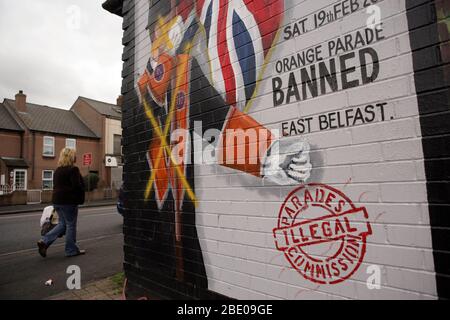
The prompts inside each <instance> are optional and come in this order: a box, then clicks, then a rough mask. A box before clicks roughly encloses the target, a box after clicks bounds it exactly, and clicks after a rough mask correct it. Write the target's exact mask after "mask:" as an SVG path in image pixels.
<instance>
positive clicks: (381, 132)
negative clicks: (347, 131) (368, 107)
mask: <svg viewBox="0 0 450 320" xmlns="http://www.w3.org/2000/svg"><path fill="white" fill-rule="evenodd" d="M414 137H416V129H415V121H414V120H412V119H402V120H396V121H390V122H384V123H377V124H369V125H365V126H362V127H355V128H353V129H352V139H353V142H354V143H355V144H356V143H357V144H361V143H370V142H378V141H390V140H398V139H405V138H414Z"/></svg>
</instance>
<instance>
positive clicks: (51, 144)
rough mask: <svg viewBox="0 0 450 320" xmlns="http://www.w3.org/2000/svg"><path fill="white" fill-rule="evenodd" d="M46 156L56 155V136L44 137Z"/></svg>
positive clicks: (44, 152)
mask: <svg viewBox="0 0 450 320" xmlns="http://www.w3.org/2000/svg"><path fill="white" fill-rule="evenodd" d="M43 155H44V157H54V156H55V138H54V137H47V136H46V137H44V150H43Z"/></svg>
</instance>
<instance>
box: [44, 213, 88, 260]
mask: <svg viewBox="0 0 450 320" xmlns="http://www.w3.org/2000/svg"><path fill="white" fill-rule="evenodd" d="M53 207H54V208H55V210H56V212H57V213H58V217H59V221H58V224H57V226H56V227H54V228H53V229H52V230H51V231H50V232H49V233H47V234H46V235H45V236H44V237H43V238H42V241H44V243H45V244H46V246H47V247H49V246H50V245H51V244H52V243H53V242H55V240H56V239H58V237H62V236H63V235H64V234H65V235H66V249H65V252H66V256H68V257H69V256H73V255H76V254H77V253H78V252H79V251H80V249H78V247H77V244H76V242H77V218H78V206H76V205H54V206H53Z"/></svg>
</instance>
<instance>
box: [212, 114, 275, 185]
mask: <svg viewBox="0 0 450 320" xmlns="http://www.w3.org/2000/svg"><path fill="white" fill-rule="evenodd" d="M273 139H274V136H273V135H272V133H271V132H270V130H269V129H267V128H265V127H264V126H262V125H261V124H260V123H258V122H257V121H256V120H255V119H253V118H252V117H251V116H249V115H248V114H245V113H243V112H241V111H239V110H238V109H237V108H235V107H232V108H231V109H230V113H229V115H228V118H227V120H226V123H225V126H224V130H223V131H222V136H221V138H220V141H219V146H218V149H217V150H218V157H217V158H218V162H219V164H220V165H223V166H225V167H228V168H232V169H235V170H239V171H243V172H247V173H249V174H252V175H254V176H257V177H260V176H261V164H262V161H263V159H264V157H265V155H266V153H267V150H268V148H269V147H270V145H271V143H272V141H273Z"/></svg>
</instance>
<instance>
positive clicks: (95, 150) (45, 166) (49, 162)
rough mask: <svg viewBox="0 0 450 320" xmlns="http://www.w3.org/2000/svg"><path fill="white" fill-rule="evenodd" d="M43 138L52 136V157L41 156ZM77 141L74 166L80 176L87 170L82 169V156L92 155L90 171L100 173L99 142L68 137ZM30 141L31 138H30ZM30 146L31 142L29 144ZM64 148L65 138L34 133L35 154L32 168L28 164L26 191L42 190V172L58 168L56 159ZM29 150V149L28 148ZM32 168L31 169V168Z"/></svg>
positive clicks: (31, 164)
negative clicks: (76, 167) (53, 152)
mask: <svg viewBox="0 0 450 320" xmlns="http://www.w3.org/2000/svg"><path fill="white" fill-rule="evenodd" d="M44 136H52V137H54V138H55V155H54V157H45V156H43V140H44ZM70 138H73V139H76V141H77V162H76V165H77V166H78V167H79V168H80V170H81V174H82V175H86V174H87V173H88V168H84V167H83V163H82V162H83V154H85V153H92V156H93V163H92V166H91V167H90V170H91V171H100V166H101V165H102V159H101V158H100V154H99V147H98V145H99V140H96V139H87V138H79V137H70ZM31 140H32V138H31ZM31 145H32V142H31ZM65 146H66V137H65V136H56V135H52V134H43V133H36V135H35V154H34V167H33V163H31V162H30V170H29V172H28V189H41V188H42V171H43V170H56V168H57V167H58V158H59V153H60V151H61V150H62V149H63V148H64V147H65ZM30 149H31V148H30ZM31 167H33V169H32V168H31Z"/></svg>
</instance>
